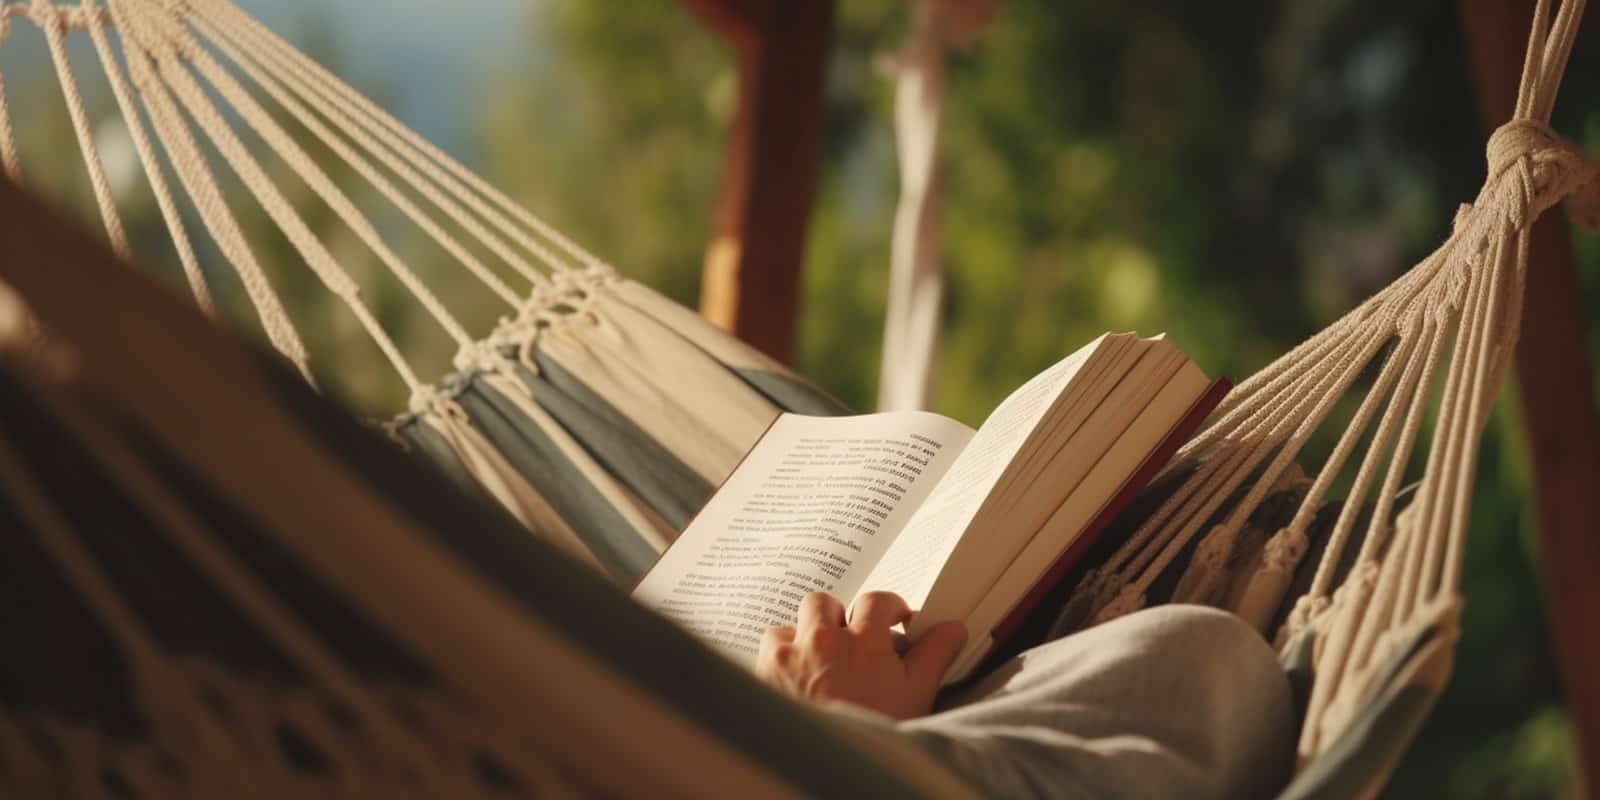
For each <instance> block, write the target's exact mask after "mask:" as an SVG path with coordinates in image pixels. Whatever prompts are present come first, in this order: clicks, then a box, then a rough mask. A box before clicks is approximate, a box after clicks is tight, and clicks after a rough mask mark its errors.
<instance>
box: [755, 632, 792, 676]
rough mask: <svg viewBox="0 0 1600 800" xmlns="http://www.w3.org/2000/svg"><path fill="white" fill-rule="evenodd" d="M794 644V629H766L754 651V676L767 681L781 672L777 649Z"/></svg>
mask: <svg viewBox="0 0 1600 800" xmlns="http://www.w3.org/2000/svg"><path fill="white" fill-rule="evenodd" d="M793 643H794V628H790V627H787V626H785V627H779V628H768V629H767V632H766V634H764V635H763V636H762V637H761V646H760V647H759V648H757V650H756V675H757V676H759V677H761V678H764V679H766V680H768V681H773V680H774V678H775V677H776V676H777V675H778V674H779V673H780V672H781V669H780V667H782V664H780V663H779V661H780V660H781V659H779V658H778V651H779V649H781V648H783V647H785V646H787V645H791V644H793Z"/></svg>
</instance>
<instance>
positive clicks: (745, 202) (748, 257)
mask: <svg viewBox="0 0 1600 800" xmlns="http://www.w3.org/2000/svg"><path fill="white" fill-rule="evenodd" d="M684 2H685V3H686V4H687V5H688V6H689V7H690V8H691V9H693V10H695V11H696V12H697V13H699V14H701V16H703V17H705V18H706V19H707V20H708V22H710V23H711V25H712V26H713V27H714V28H716V29H717V30H718V31H720V32H721V33H722V34H723V35H724V36H725V37H726V38H727V39H728V41H729V42H730V43H731V44H732V45H733V47H734V49H735V52H736V53H737V54H738V59H739V61H738V64H739V105H738V111H737V112H736V115H735V117H734V121H733V126H732V130H731V131H730V132H729V136H728V158H727V166H726V172H725V173H724V174H723V178H722V194H721V197H720V199H719V202H718V208H717V215H716V221H715V226H716V227H715V230H714V231H713V233H712V237H711V243H710V245H709V246H708V247H707V249H706V257H705V268H704V275H703V278H702V281H701V288H700V311H701V313H702V314H704V315H705V316H706V317H707V318H708V319H710V320H711V321H712V322H714V323H716V324H717V325H719V326H721V327H722V328H723V329H724V330H727V331H729V332H731V333H733V334H734V335H736V336H738V337H739V338H741V339H744V340H745V341H747V342H749V343H751V344H753V345H755V346H756V347H757V348H759V349H760V350H762V351H763V352H765V353H767V354H768V355H770V356H772V357H773V358H776V359H778V360H779V361H782V362H785V363H788V362H789V361H790V360H791V359H792V356H793V354H794V334H795V323H796V320H797V319H798V315H799V308H800V303H799V295H800V270H801V265H802V263H803V257H804V252H805V240H806V225H807V222H808V221H809V218H810V215H811V205H812V200H813V198H814V196H815V194H816V183H817V155H818V149H819V147H820V143H821V138H822V114H823V83H824V77H825V72H826V66H827V56H828V42H829V39H830V35H831V32H832V27H833V5H834V4H833V0H805V2H786V1H785V0H684Z"/></svg>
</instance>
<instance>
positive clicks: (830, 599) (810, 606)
mask: <svg viewBox="0 0 1600 800" xmlns="http://www.w3.org/2000/svg"><path fill="white" fill-rule="evenodd" d="M799 627H800V628H824V627H825V628H843V627H844V603H841V602H839V598H837V597H834V596H833V595H831V594H828V593H827V592H812V593H811V594H808V595H806V599H804V600H801V601H800V624H799Z"/></svg>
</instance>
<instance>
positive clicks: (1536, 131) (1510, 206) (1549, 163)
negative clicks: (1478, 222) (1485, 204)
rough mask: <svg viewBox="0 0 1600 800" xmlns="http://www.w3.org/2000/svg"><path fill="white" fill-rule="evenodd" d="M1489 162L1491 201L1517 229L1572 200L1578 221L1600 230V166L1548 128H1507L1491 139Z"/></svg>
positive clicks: (1520, 123)
mask: <svg viewBox="0 0 1600 800" xmlns="http://www.w3.org/2000/svg"><path fill="white" fill-rule="evenodd" d="M1487 156H1488V161H1489V181H1488V183H1489V185H1488V187H1487V188H1492V189H1493V190H1494V191H1492V193H1491V194H1490V196H1491V197H1492V198H1493V200H1494V201H1496V205H1500V206H1501V208H1500V209H1498V210H1500V211H1501V212H1503V213H1505V214H1506V215H1507V216H1508V217H1509V218H1510V219H1511V221H1512V223H1513V224H1514V225H1516V226H1517V227H1522V226H1525V225H1527V224H1530V223H1531V222H1532V221H1533V220H1534V219H1537V218H1538V216H1539V215H1540V214H1542V213H1544V211H1545V210H1546V209H1548V208H1550V207H1551V206H1553V205H1555V204H1556V203H1559V202H1561V201H1562V200H1563V199H1564V198H1567V197H1569V196H1571V197H1572V198H1573V199H1572V202H1571V203H1570V204H1569V210H1571V211H1572V214H1573V216H1574V218H1576V219H1577V220H1578V221H1579V222H1580V223H1582V224H1584V225H1587V226H1589V227H1600V166H1597V165H1596V164H1595V163H1593V162H1591V161H1589V160H1588V159H1586V158H1584V155H1583V152H1582V151H1580V150H1579V149H1578V148H1577V147H1576V146H1574V145H1573V144H1572V143H1571V142H1568V141H1567V140H1566V139H1563V138H1561V136H1559V135H1558V134H1556V132H1555V131H1553V130H1551V129H1550V126H1549V125H1546V124H1545V123H1543V122H1539V121H1538V120H1532V119H1514V120H1512V121H1510V122H1507V123H1506V124H1504V125H1501V126H1500V127H1499V128H1496V129H1495V131H1494V133H1493V134H1491V135H1490V136H1489V146H1488V152H1487Z"/></svg>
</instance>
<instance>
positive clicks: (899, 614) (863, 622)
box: [850, 592, 911, 631]
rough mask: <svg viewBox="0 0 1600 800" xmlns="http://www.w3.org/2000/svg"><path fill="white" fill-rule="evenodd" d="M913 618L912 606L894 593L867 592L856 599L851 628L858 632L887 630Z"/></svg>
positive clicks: (851, 617)
mask: <svg viewBox="0 0 1600 800" xmlns="http://www.w3.org/2000/svg"><path fill="white" fill-rule="evenodd" d="M910 618H911V606H909V605H907V604H906V601H905V598H903V597H901V596H900V595H897V594H895V593H894V592H867V593H866V594H864V595H861V597H859V598H857V599H856V606H855V611H854V612H852V614H851V616H850V627H851V628H852V629H854V630H858V631H873V630H887V629H889V628H892V627H894V626H895V625H898V624H900V623H902V622H905V621H906V620H908V619H910Z"/></svg>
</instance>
